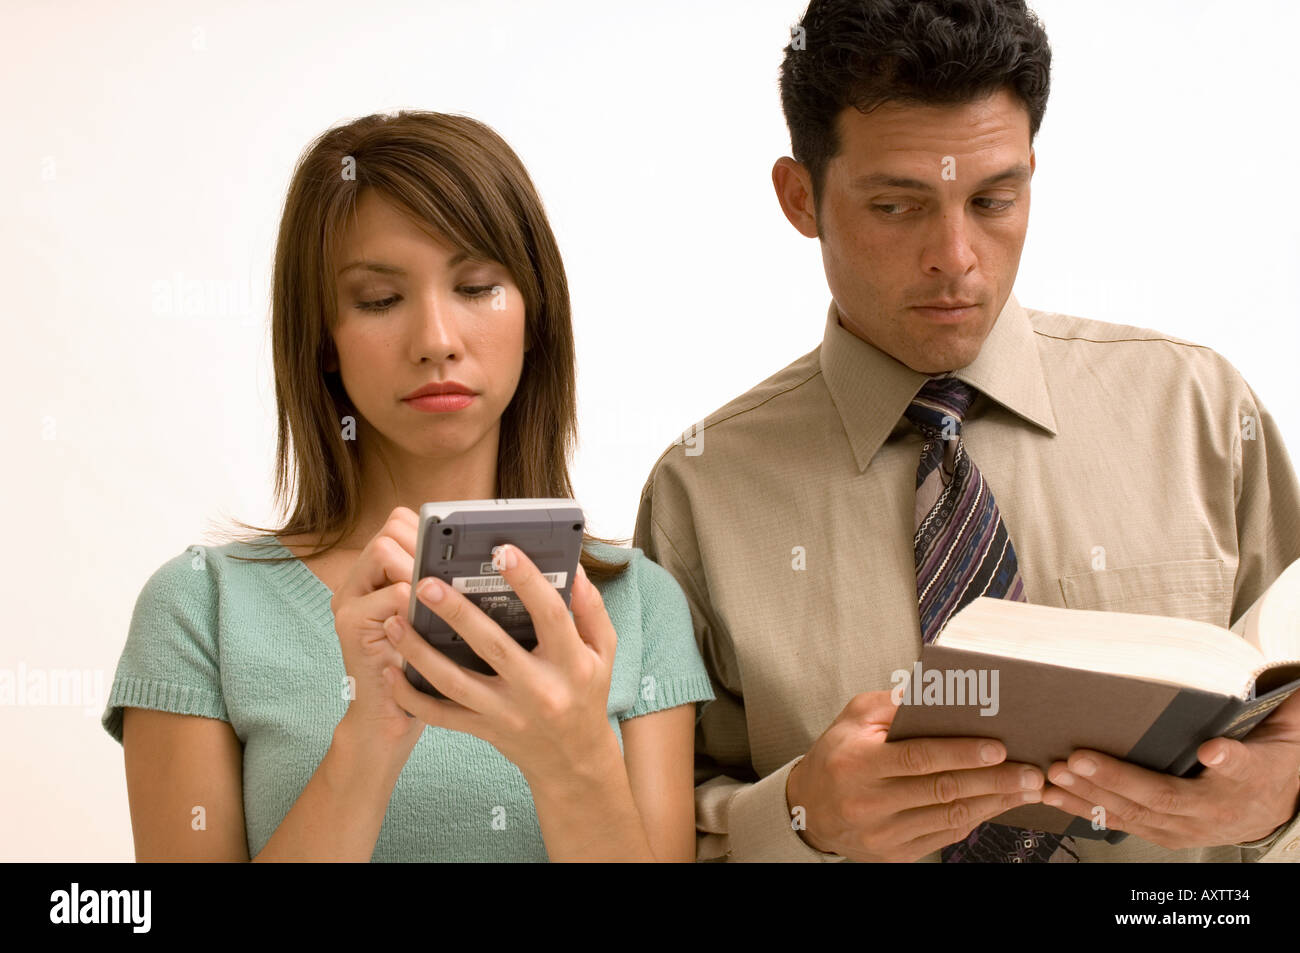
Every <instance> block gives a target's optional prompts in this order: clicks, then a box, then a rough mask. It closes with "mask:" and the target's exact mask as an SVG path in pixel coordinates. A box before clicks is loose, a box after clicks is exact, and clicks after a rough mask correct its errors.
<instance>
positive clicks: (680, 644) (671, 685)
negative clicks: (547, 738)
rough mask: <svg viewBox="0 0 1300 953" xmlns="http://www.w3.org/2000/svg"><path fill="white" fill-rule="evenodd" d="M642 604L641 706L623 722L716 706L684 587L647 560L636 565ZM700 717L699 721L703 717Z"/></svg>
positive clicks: (651, 561) (639, 692)
mask: <svg viewBox="0 0 1300 953" xmlns="http://www.w3.org/2000/svg"><path fill="white" fill-rule="evenodd" d="M636 573H637V591H638V593H639V595H640V600H641V680H640V684H639V685H638V686H637V698H636V704H634V705H633V706H632V707H631V708H630V709H629V710H628V711H627V712H626V713H625V714H624V715H623V716H622V717H621V718H620V719H619V720H620V721H627V720H628V719H629V718H636V717H637V716H638V715H648V714H650V713H651V712H655V711H663V710H664V709H668V708H676V707H677V706H678V705H688V704H692V703H694V702H700V701H702V702H704V704H705V706H706V707H707V706H708V704H709V702H711V701H713V699H714V694H713V688H712V687H711V685H710V683H709V676H708V673H707V672H706V671H705V670H704V662H703V661H701V659H700V652H699V649H698V648H697V647H696V645H695V637H694V632H693V629H692V626H691V610H690V608H689V607H688V606H687V604H686V597H685V596H684V595H683V594H682V589H681V586H679V585H678V584H677V581H676V580H675V579H674V578H673V577H672V576H671V575H670V574H669V573H668V572H667V571H666V570H665V569H664V568H663V567H662V566H659V565H656V564H655V562H654V561H653V560H651V559H649V558H647V557H646V556H644V554H643V555H642V557H641V558H640V559H639V560H637V562H636ZM696 717H697V718H698V717H699V713H698V711H697V714H696Z"/></svg>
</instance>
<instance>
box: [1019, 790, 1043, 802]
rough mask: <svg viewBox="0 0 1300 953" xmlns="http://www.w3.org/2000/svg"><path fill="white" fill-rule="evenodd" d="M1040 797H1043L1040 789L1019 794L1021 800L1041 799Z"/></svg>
mask: <svg viewBox="0 0 1300 953" xmlns="http://www.w3.org/2000/svg"><path fill="white" fill-rule="evenodd" d="M1042 797H1043V794H1042V792H1041V791H1026V792H1025V793H1024V794H1023V795H1021V800H1024V801H1040V800H1042Z"/></svg>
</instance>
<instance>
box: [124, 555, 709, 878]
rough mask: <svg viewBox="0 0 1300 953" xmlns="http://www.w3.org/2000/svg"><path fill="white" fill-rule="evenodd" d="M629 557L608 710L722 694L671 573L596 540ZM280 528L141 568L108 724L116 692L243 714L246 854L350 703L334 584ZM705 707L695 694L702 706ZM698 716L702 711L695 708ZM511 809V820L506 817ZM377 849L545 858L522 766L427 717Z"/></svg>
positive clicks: (148, 701)
mask: <svg viewBox="0 0 1300 953" xmlns="http://www.w3.org/2000/svg"><path fill="white" fill-rule="evenodd" d="M587 548H588V551H589V552H591V553H592V554H593V555H595V556H598V557H600V558H601V559H604V560H606V561H614V562H622V561H625V560H627V559H628V558H629V556H630V558H631V566H630V567H629V568H628V569H627V570H626V571H624V573H623V575H622V576H621V577H619V578H617V579H613V580H609V581H607V582H603V583H598V584H597V588H598V589H599V590H600V592H601V595H602V597H603V598H604V600H605V608H606V610H607V611H608V613H609V617H610V620H611V621H612V622H613V624H614V628H615V631H616V632H617V633H618V649H617V651H616V653H615V658H614V668H613V673H612V676H611V679H610V691H609V705H608V708H607V712H608V717H609V720H610V724H611V725H612V726H613V728H614V732H615V734H616V735H617V736H618V739H619V744H620V745H622V743H623V739H622V733H621V731H620V730H619V722H621V721H625V720H627V719H629V718H635V717H637V716H638V715H644V714H648V713H650V712H654V711H659V710H662V709H666V708H673V707H676V706H678V705H687V704H695V703H696V702H700V701H703V702H705V704H707V703H708V701H710V700H712V699H713V697H714V695H713V691H712V689H711V687H710V684H709V677H708V675H707V673H706V672H705V669H704V665H703V662H702V661H701V660H700V655H699V650H698V649H697V648H696V645H695V638H694V635H693V630H692V626H691V617H690V610H689V609H688V608H687V605H686V599H685V597H684V596H683V595H682V591H681V589H680V588H679V586H678V584H677V582H676V580H674V579H673V578H672V576H670V575H669V574H668V572H667V570H665V569H663V568H661V567H660V566H658V565H657V564H655V563H654V562H652V561H650V560H649V559H648V558H646V556H645V555H644V554H643V553H642V552H641V550H640V549H631V550H629V549H623V548H620V547H615V546H610V545H607V544H603V543H590V544H589V545H588V547H587ZM231 554H237V555H241V556H262V557H265V556H285V555H291V554H290V553H289V551H288V550H287V549H285V548H284V547H283V546H282V545H281V544H280V543H279V540H278V539H276V538H275V537H267V538H266V545H265V546H261V547H254V546H250V545H248V544H244V543H228V544H226V545H224V546H219V547H202V546H191V547H190V548H189V549H187V550H186V551H185V552H184V553H181V554H180V555H179V556H176V557H174V558H172V559H170V560H168V561H167V562H166V563H164V564H163V565H162V566H161V567H160V568H159V569H158V570H157V571H156V572H155V573H154V574H153V575H152V576H151V577H150V578H149V580H148V582H146V583H145V585H144V589H143V590H142V591H141V593H140V596H139V598H138V599H137V600H136V604H135V611H134V613H133V614H132V617H131V627H130V631H129V633H128V635H127V640H126V647H125V648H124V649H123V651H122V657H121V660H120V661H119V663H118V666H117V672H116V675H115V677H114V679H113V687H112V691H111V693H110V694H109V699H108V707H107V709H106V710H105V712H104V715H103V719H102V724H103V726H104V728H105V730H107V731H108V733H109V734H111V735H112V736H113V737H114V738H116V739H117V740H118V741H119V742H120V741H121V740H122V709H123V707H135V708H153V709H158V710H161V711H171V712H177V713H181V714H188V715H201V716H203V717H206V718H219V719H221V720H222V721H228V722H230V724H231V725H232V726H233V727H234V730H235V733H236V735H238V736H239V740H240V741H241V742H242V743H243V747H244V783H243V793H244V821H245V827H246V830H247V833H248V855H249V857H254V856H256V855H257V853H258V852H259V851H261V849H262V848H263V847H264V846H265V845H266V842H267V841H268V840H270V838H271V834H272V833H273V832H274V831H275V829H276V827H278V826H279V824H280V822H281V821H282V820H283V819H284V817H285V815H286V814H287V813H288V812H289V809H290V808H291V807H292V806H293V804H294V802H295V801H296V800H297V799H298V796H299V794H301V793H302V790H303V788H304V787H305V786H306V784H307V782H308V780H309V779H310V778H311V776H312V774H313V773H314V772H315V770H316V767H317V765H319V764H320V762H321V759H322V758H323V757H324V756H325V752H326V750H327V749H328V748H329V745H330V741H331V738H332V736H333V732H334V728H335V726H336V725H337V724H338V722H339V719H340V718H342V717H343V713H344V711H345V710H346V708H347V702H346V700H344V698H343V692H342V690H341V687H342V685H343V679H344V675H345V672H344V668H343V656H342V653H341V651H340V649H339V640H338V635H337V634H336V633H335V631H334V616H333V613H332V612H331V611H330V598H331V593H330V590H329V588H328V587H327V586H326V585H325V584H324V583H323V582H321V580H320V579H319V578H318V577H317V576H316V574H315V573H313V572H312V571H311V570H310V569H309V568H308V567H307V565H306V564H305V563H304V562H302V561H301V560H299V559H293V560H291V561H287V562H282V563H261V564H257V563H249V562H241V561H239V560H234V559H227V558H226V556H227V555H231ZM702 707H703V706H701V708H702ZM697 717H698V712H697ZM503 822H504V823H503ZM371 859H372V860H375V861H437V860H448V861H544V860H546V859H547V855H546V848H545V845H544V844H543V842H542V836H541V830H540V828H539V826H538V822H537V814H536V812H535V810H534V807H533V801H532V796H531V794H530V793H529V789H528V785H527V783H526V782H525V781H524V778H523V775H522V774H520V772H519V769H518V768H516V767H515V765H514V764H513V763H511V762H510V761H508V760H506V758H505V757H504V756H502V755H501V754H500V753H499V752H498V751H497V750H496V749H495V748H493V747H492V746H491V745H489V744H488V743H487V742H486V741H482V740H480V739H479V738H476V737H474V736H473V735H468V734H464V733H462V732H457V731H450V730H447V729H445V728H433V727H426V728H425V729H424V733H423V734H422V735H421V736H420V739H419V741H418V742H417V743H416V745H415V747H414V749H413V750H412V753H411V757H410V759H409V760H408V761H407V763H406V766H405V768H404V769H403V771H402V773H401V776H400V777H399V778H398V780H397V784H396V787H395V788H394V790H393V796H392V799H391V800H390V801H389V804H388V810H387V812H386V813H385V815H384V823H383V827H382V829H381V830H380V832H379V839H378V841H377V842H376V844H375V850H374V854H373V855H372V857H371Z"/></svg>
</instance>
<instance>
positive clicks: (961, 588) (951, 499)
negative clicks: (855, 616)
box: [905, 377, 1078, 863]
mask: <svg viewBox="0 0 1300 953" xmlns="http://www.w3.org/2000/svg"><path fill="white" fill-rule="evenodd" d="M974 399H975V389H974V388H973V387H971V386H970V385H969V384H965V383H963V382H962V381H959V380H957V378H955V377H935V378H931V379H930V380H928V381H927V382H926V383H925V386H923V387H922V388H921V390H920V391H919V392H918V393H917V395H916V397H915V399H913V401H912V403H911V406H909V407H908V408H907V410H906V411H905V416H906V417H907V419H908V420H910V421H911V422H912V423H913V424H915V425H916V427H917V429H918V430H920V431H921V436H922V437H923V438H924V443H923V445H922V447H921V462H920V464H919V465H918V466H917V469H916V536H915V537H914V539H913V543H914V545H915V547H916V591H917V599H918V603H919V612H920V617H921V637H922V639H923V640H924V641H925V642H927V643H929V642H933V641H934V638H935V636H936V635H938V634H939V631H940V630H941V629H942V628H943V626H944V623H946V622H947V621H948V618H949V616H951V615H952V614H953V613H955V612H957V611H958V610H959V609H961V608H962V607H963V606H965V605H966V604H967V603H969V602H971V601H972V600H974V599H975V598H976V597H977V596H990V597H992V598H995V599H1013V600H1015V601H1018V602H1025V601H1027V600H1026V599H1025V587H1024V584H1023V582H1022V581H1021V578H1020V570H1019V567H1018V566H1017V564H1016V552H1015V549H1014V548H1012V545H1011V537H1010V536H1009V535H1008V534H1007V528H1006V526H1005V524H1003V522H1002V517H1001V515H1000V514H999V513H998V506H997V503H995V502H994V501H993V494H992V492H991V491H990V490H989V487H988V484H986V483H985V482H984V477H983V476H982V475H981V474H980V471H979V469H978V468H977V467H976V466H975V464H974V463H972V462H971V459H970V457H968V456H967V455H966V448H965V446H964V445H963V443H962V439H961V424H962V420H963V419H964V418H965V416H966V412H967V411H968V410H969V409H970V405H971V403H972V401H974ZM1073 847H1074V839H1073V838H1071V837H1063V836H1061V835H1059V834H1049V833H1047V832H1045V831H1034V830H1021V829H1020V828H1017V827H1007V826H1006V825H1003V824H992V823H989V822H985V823H983V824H980V825H979V826H978V827H977V828H975V830H973V831H971V833H970V835H969V836H968V837H967V838H966V839H965V840H964V841H960V842H958V843H956V844H950V845H949V846H947V847H945V848H944V849H943V851H942V858H943V862H944V863H970V862H993V863H1035V862H1037V863H1042V862H1047V861H1049V860H1050V861H1052V862H1058V863H1059V862H1066V863H1068V862H1077V861H1078V855H1077V854H1076V853H1075V852H1074V849H1073Z"/></svg>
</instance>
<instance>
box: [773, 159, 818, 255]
mask: <svg viewBox="0 0 1300 953" xmlns="http://www.w3.org/2000/svg"><path fill="white" fill-rule="evenodd" d="M772 186H773V187H774V188H775V189H776V200H777V201H778V202H780V203H781V211H782V212H784V213H785V217H786V218H787V219H788V220H789V222H790V224H791V225H793V226H794V227H795V228H796V229H797V230H798V231H799V234H800V235H803V236H804V237H805V238H817V237H818V231H817V211H816V208H815V207H814V205H813V195H812V176H811V175H809V173H808V169H807V168H806V167H805V166H804V164H803V163H802V162H796V161H795V160H794V159H791V158H790V157H789V156H782V157H781V158H779V159H777V160H776V164H775V165H773V166H772Z"/></svg>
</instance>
